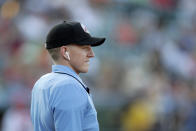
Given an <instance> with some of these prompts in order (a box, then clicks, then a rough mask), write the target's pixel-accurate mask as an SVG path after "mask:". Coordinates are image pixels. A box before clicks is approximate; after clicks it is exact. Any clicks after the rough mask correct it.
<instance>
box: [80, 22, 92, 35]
mask: <svg viewBox="0 0 196 131" xmlns="http://www.w3.org/2000/svg"><path fill="white" fill-rule="evenodd" d="M81 26H82V28H83V30H84V31H85V32H86V33H89V34H90V32H89V31H88V29H87V28H86V26H85V25H84V24H81Z"/></svg>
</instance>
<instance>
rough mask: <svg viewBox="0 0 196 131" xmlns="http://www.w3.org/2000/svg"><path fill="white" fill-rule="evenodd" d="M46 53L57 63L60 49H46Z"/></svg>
mask: <svg viewBox="0 0 196 131" xmlns="http://www.w3.org/2000/svg"><path fill="white" fill-rule="evenodd" d="M48 52H49V54H50V56H51V57H52V59H53V60H54V61H57V60H58V59H59V57H60V47H59V48H53V49H48Z"/></svg>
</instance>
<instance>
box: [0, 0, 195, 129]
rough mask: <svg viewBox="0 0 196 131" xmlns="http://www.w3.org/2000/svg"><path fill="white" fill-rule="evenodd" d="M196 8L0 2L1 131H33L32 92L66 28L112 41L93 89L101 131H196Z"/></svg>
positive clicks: (125, 0) (142, 1)
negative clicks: (55, 31)
mask: <svg viewBox="0 0 196 131" xmlns="http://www.w3.org/2000/svg"><path fill="white" fill-rule="evenodd" d="M195 5H196V1H195V0H0V131H33V129H32V124H31V120H30V111H29V107H30V99H31V89H32V87H33V84H34V83H35V81H36V80H37V79H38V78H39V77H40V76H41V75H43V74H45V73H47V72H50V71H51V64H52V62H51V60H50V57H49V56H48V54H47V52H46V50H45V49H44V43H45V38H46V34H47V32H48V31H49V29H50V28H51V27H52V26H54V25H55V24H58V23H61V22H62V21H63V20H76V21H80V22H81V23H83V24H85V25H86V26H87V28H88V30H89V31H90V32H91V34H92V36H100V37H106V38H107V40H106V42H105V44H104V45H102V46H100V47H97V48H94V52H95V54H96V57H95V58H93V59H92V61H91V66H90V70H89V72H88V73H87V74H81V77H82V79H83V81H84V82H85V83H86V84H87V85H88V86H89V87H90V89H91V92H92V94H93V100H94V103H95V106H96V109H97V112H98V119H99V123H100V130H101V131H196V81H195V79H196V6H195Z"/></svg>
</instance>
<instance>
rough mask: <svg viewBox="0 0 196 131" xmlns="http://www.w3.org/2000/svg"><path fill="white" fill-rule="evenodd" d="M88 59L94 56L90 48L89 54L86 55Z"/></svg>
mask: <svg viewBox="0 0 196 131" xmlns="http://www.w3.org/2000/svg"><path fill="white" fill-rule="evenodd" d="M88 57H95V54H94V52H93V50H92V48H91V47H90V48H89V54H88Z"/></svg>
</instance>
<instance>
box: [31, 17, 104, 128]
mask: <svg viewBox="0 0 196 131" xmlns="http://www.w3.org/2000/svg"><path fill="white" fill-rule="evenodd" d="M104 41H105V38H96V37H92V36H91V35H90V34H89V32H88V30H87V29H86V27H85V26H84V25H82V24H80V23H79V22H73V21H64V22H63V23H60V24H58V25H56V26H54V27H53V28H52V29H51V30H50V31H49V33H48V35H47V38H46V49H47V51H48V52H49V54H50V56H51V58H52V60H53V63H54V65H52V72H51V73H48V74H45V75H44V76H42V77H41V78H40V79H39V80H38V81H37V82H36V83H35V85H34V87H33V90H32V99H31V119H32V122H33V126H34V131H99V125H98V121H97V112H96V110H95V107H94V105H93V102H92V100H91V97H90V95H89V93H90V92H89V89H88V87H87V86H86V85H85V84H84V83H83V81H82V80H81V78H80V77H79V73H87V72H88V67H89V59H90V58H92V57H94V53H93V50H92V48H91V47H93V46H99V45H101V44H102V43H104Z"/></svg>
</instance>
